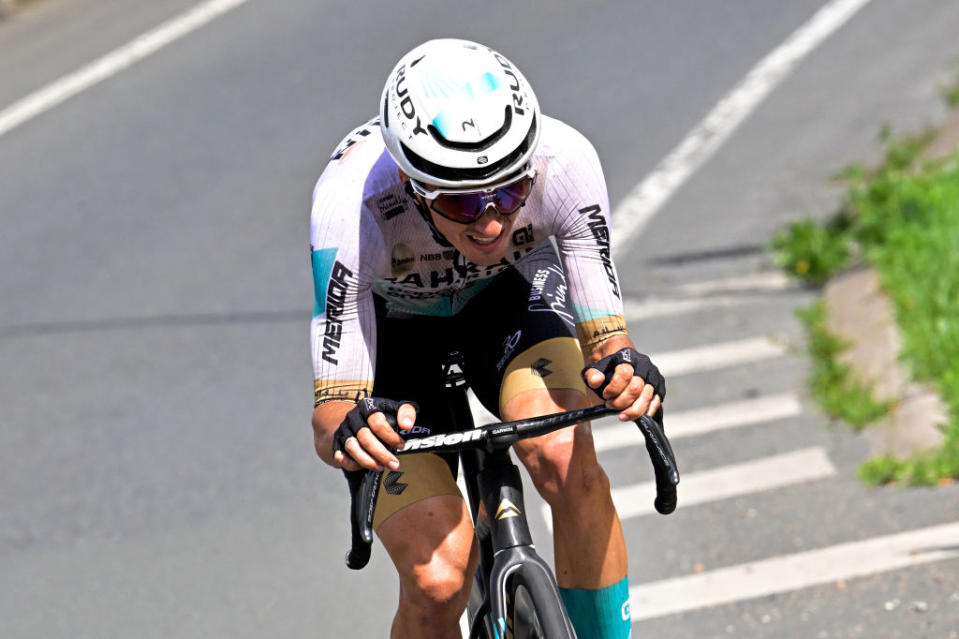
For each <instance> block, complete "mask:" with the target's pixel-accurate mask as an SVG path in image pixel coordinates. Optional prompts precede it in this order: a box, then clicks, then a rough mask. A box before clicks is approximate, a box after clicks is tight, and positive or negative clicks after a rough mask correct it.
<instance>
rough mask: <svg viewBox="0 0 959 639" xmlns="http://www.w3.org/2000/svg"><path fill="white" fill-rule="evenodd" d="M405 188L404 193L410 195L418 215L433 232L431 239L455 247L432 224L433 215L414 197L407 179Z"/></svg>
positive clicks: (448, 246)
mask: <svg viewBox="0 0 959 639" xmlns="http://www.w3.org/2000/svg"><path fill="white" fill-rule="evenodd" d="M405 188H406V194H407V195H408V196H410V199H411V200H413V206H415V207H416V210H417V211H419V213H420V216H421V217H422V218H423V220H424V221H425V222H426V225H427V226H428V227H430V232H431V233H433V239H434V240H436V243H437V244H439V245H440V246H443V247H446V248H455V247H454V246H453V244H452V243H451V242H450V241H449V240H448V239H446V236H444V235H443V234H442V233H440V230H439V229H438V228H436V225H435V224H433V217H432V216H431V215H430V212H429V211H428V210H427V208H426V207H425V206H423V203H422V202H421V201H420V199H419V198H418V197H416V194H415V193H413V187H412V185H410V182H409V180H407V181H406V184H405Z"/></svg>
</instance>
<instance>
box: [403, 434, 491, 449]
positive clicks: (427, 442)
mask: <svg viewBox="0 0 959 639" xmlns="http://www.w3.org/2000/svg"><path fill="white" fill-rule="evenodd" d="M483 434H484V433H483V431H482V430H480V429H475V430H465V431H462V432H459V433H450V434H449V435H431V436H429V437H420V438H417V439H407V440H406V444H404V446H403V449H402V452H404V453H406V452H409V451H411V450H430V449H433V448H440V447H442V446H455V445H456V444H462V443H467V442H475V441H478V440H480V439H482V438H483Z"/></svg>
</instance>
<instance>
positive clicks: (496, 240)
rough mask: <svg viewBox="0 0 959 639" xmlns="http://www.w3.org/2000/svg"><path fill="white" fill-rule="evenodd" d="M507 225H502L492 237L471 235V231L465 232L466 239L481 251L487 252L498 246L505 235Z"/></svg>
mask: <svg viewBox="0 0 959 639" xmlns="http://www.w3.org/2000/svg"><path fill="white" fill-rule="evenodd" d="M506 231H507V225H505V224H504V225H503V229H502V230H501V231H500V233H499V235H496V236H493V237H487V236H484V235H473V234H472V233H467V234H466V239H468V240H469V241H470V244H472V245H473V246H475V247H476V248H477V249H479V250H480V251H483V252H489V251H491V250H493V249H495V248H498V247H499V245H500V244H501V243H502V240H503V239H504V238H506V236H507V233H506Z"/></svg>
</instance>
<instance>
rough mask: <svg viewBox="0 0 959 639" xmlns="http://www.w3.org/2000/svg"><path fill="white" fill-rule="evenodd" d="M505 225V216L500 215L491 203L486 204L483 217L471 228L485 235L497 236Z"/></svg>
mask: <svg viewBox="0 0 959 639" xmlns="http://www.w3.org/2000/svg"><path fill="white" fill-rule="evenodd" d="M505 225H506V216H505V215H503V214H501V213H500V212H499V209H497V208H496V206H494V205H493V203H492V202H487V203H486V208H484V209H483V215H481V216H480V218H479V219H478V220H476V221H475V222H473V228H474V229H476V230H477V231H479V232H481V233H483V234H485V235H499V234H500V231H502V230H503V226H505Z"/></svg>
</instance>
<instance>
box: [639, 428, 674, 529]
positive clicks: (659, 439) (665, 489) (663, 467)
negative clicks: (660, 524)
mask: <svg viewBox="0 0 959 639" xmlns="http://www.w3.org/2000/svg"><path fill="white" fill-rule="evenodd" d="M656 417H657V418H658V419H653V418H652V417H649V416H648V415H643V416H641V417H640V418H639V419H637V420H636V425H637V426H638V427H639V430H640V432H642V433H643V438H644V439H645V440H646V452H647V453H649V459H650V461H651V462H652V463H653V472H654V474H655V475H656V499H655V501H654V502H653V506H654V507H655V508H656V511H657V512H658V513H660V514H662V515H668V514H670V513H671V512H673V511H674V510H676V502H677V498H676V485H677V484H679V468H678V466H677V465H676V457H675V455H674V454H673V448H672V446H671V445H670V443H669V439H668V438H667V437H666V432H665V430H664V429H663V426H662V418H663V413H662V409H660V411H659V412H658V413H657V414H656Z"/></svg>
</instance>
